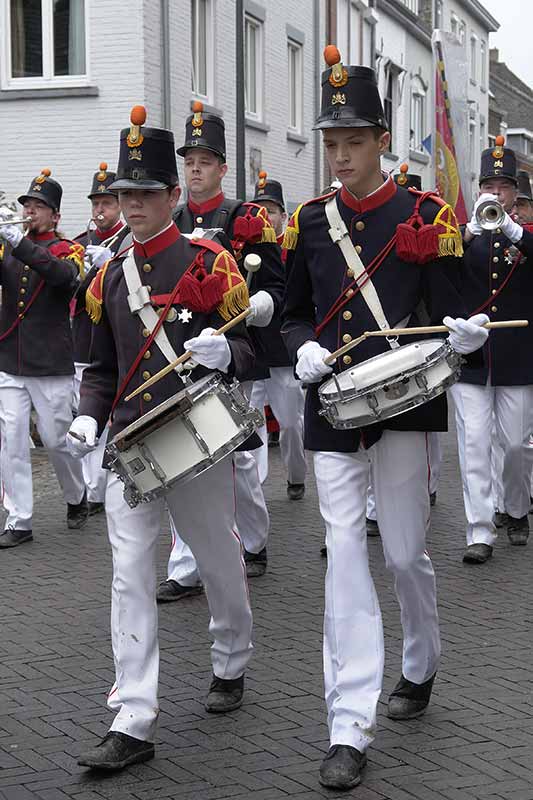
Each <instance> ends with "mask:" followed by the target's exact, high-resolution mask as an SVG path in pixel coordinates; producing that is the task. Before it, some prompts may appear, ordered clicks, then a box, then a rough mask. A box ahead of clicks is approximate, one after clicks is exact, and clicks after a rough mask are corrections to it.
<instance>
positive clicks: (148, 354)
mask: <svg viewBox="0 0 533 800" xmlns="http://www.w3.org/2000/svg"><path fill="white" fill-rule="evenodd" d="M151 357H152V354H151V352H150V351H149V350H147V351H146V353H145V354H144V355H143V358H151Z"/></svg>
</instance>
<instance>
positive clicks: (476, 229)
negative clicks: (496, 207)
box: [466, 192, 499, 236]
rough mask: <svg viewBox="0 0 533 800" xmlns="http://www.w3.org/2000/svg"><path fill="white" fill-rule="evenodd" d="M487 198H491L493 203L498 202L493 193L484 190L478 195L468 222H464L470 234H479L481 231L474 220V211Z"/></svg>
mask: <svg viewBox="0 0 533 800" xmlns="http://www.w3.org/2000/svg"><path fill="white" fill-rule="evenodd" d="M488 200H492V201H493V202H494V203H497V202H499V201H498V198H497V197H496V195H495V194H490V193H489V192H484V193H483V194H480V195H479V197H478V199H477V200H476V202H475V203H474V208H473V210H472V219H471V220H470V222H467V223H466V229H467V230H468V231H469V232H470V233H471V234H472V236H481V234H482V233H483V228H482V227H481V225H480V224H479V222H478V221H477V220H476V212H477V210H478V208H479V206H480V205H481V204H482V203H486V202H487V201H488Z"/></svg>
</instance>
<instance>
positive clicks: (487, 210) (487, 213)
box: [476, 200, 505, 231]
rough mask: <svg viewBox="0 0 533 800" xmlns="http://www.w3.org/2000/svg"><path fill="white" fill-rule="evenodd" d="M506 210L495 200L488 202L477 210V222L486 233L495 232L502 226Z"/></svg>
mask: <svg viewBox="0 0 533 800" xmlns="http://www.w3.org/2000/svg"><path fill="white" fill-rule="evenodd" d="M504 219H505V209H504V207H503V206H502V205H501V203H498V202H497V201H495V200H486V201H485V202H484V203H481V204H480V205H479V206H478V208H477V210H476V222H477V223H478V225H479V226H480V227H481V228H482V229H483V230H484V231H494V230H496V228H499V227H500V225H502V223H503V221H504Z"/></svg>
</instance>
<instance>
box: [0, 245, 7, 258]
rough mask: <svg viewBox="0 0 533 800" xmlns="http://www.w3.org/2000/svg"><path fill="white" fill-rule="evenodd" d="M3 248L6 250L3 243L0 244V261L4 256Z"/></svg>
mask: <svg viewBox="0 0 533 800" xmlns="http://www.w3.org/2000/svg"><path fill="white" fill-rule="evenodd" d="M5 250H6V248H5V245H3V244H0V261H2V260H3V258H4V253H5Z"/></svg>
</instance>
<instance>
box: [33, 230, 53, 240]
mask: <svg viewBox="0 0 533 800" xmlns="http://www.w3.org/2000/svg"><path fill="white" fill-rule="evenodd" d="M30 238H31V239H33V241H34V242H50V241H51V240H52V239H57V233H56V232H55V231H46V233H31V234H30Z"/></svg>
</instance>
